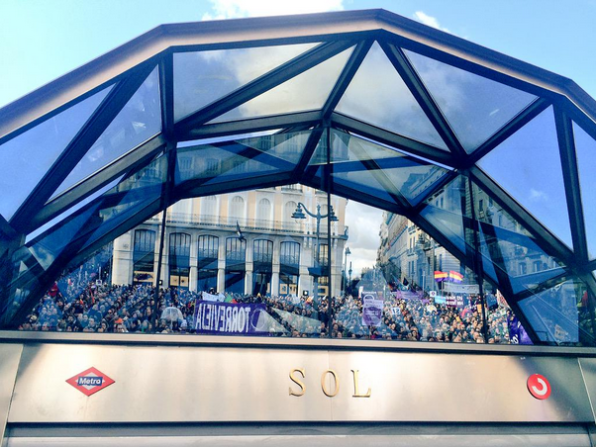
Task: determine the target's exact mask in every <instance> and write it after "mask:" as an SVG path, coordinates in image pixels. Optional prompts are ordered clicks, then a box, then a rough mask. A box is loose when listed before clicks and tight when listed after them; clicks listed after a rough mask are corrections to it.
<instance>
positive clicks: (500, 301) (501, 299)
mask: <svg viewBox="0 0 596 447" xmlns="http://www.w3.org/2000/svg"><path fill="white" fill-rule="evenodd" d="M497 303H498V304H499V306H502V307H506V308H509V304H507V301H506V300H505V297H504V296H503V294H502V293H501V291H500V290H497Z"/></svg>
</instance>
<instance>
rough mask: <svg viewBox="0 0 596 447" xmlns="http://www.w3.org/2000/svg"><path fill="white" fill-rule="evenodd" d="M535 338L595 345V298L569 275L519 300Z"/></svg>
mask: <svg viewBox="0 0 596 447" xmlns="http://www.w3.org/2000/svg"><path fill="white" fill-rule="evenodd" d="M519 307H520V309H521V310H522V312H523V313H524V315H525V316H526V318H527V319H528V321H529V322H530V324H531V325H532V327H533V328H534V331H535V332H536V334H537V336H538V338H539V339H540V340H541V341H543V342H547V343H553V344H557V345H581V346H594V345H595V340H594V327H593V323H594V298H593V296H591V294H589V292H588V290H587V288H586V285H585V284H584V283H583V282H581V281H580V280H578V279H573V278H572V279H568V280H563V281H561V282H559V283H558V284H556V285H554V286H553V287H551V288H549V289H547V290H543V291H541V292H538V293H536V294H535V295H532V296H530V297H529V298H526V299H523V300H521V301H520V302H519Z"/></svg>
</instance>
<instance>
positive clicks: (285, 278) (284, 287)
mask: <svg viewBox="0 0 596 447" xmlns="http://www.w3.org/2000/svg"><path fill="white" fill-rule="evenodd" d="M299 278H300V244H299V243H298V242H292V241H286V242H282V243H281V244H280V254H279V295H280V296H286V295H298V279H299Z"/></svg>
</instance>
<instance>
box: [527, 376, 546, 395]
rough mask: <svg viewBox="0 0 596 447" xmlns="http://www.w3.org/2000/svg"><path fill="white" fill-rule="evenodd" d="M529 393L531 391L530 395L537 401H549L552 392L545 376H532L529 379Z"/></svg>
mask: <svg viewBox="0 0 596 447" xmlns="http://www.w3.org/2000/svg"><path fill="white" fill-rule="evenodd" d="M528 391H530V394H531V395H532V396H534V397H535V398H536V399H540V400H544V399H548V396H550V392H551V387H550V383H549V381H548V380H547V378H546V377H544V376H543V375H541V374H532V375H531V376H530V377H529V378H528Z"/></svg>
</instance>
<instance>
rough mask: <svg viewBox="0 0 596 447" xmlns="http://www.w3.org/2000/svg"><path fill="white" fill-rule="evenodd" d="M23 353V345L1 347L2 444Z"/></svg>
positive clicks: (0, 439)
mask: <svg viewBox="0 0 596 447" xmlns="http://www.w3.org/2000/svg"><path fill="white" fill-rule="evenodd" d="M22 352H23V345H19V344H2V345H0V444H2V440H3V439H4V429H5V428H6V422H7V420H8V412H9V409H10V401H11V400H12V393H13V390H14V384H15V380H16V377H17V370H18V369H19V361H20V360H21V354H22Z"/></svg>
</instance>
